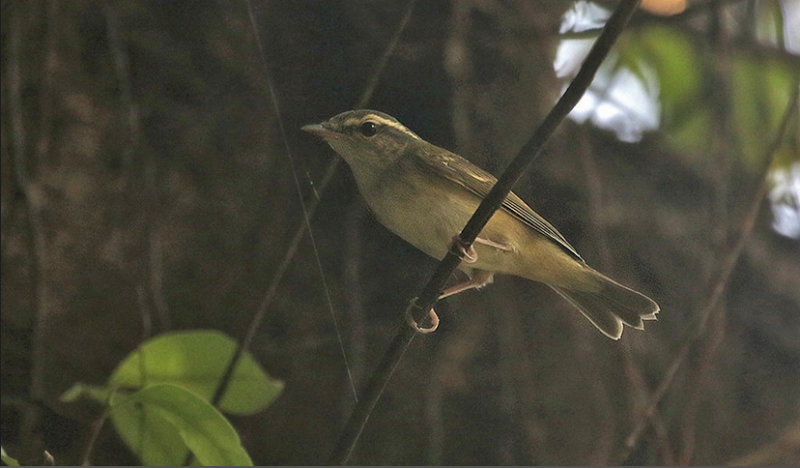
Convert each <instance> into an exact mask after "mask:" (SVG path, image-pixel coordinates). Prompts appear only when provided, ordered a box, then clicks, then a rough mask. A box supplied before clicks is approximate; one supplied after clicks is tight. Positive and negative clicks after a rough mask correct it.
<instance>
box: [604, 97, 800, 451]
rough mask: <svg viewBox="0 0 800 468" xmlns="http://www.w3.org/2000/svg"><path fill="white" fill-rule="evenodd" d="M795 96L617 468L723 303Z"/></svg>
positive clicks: (638, 438) (762, 194)
mask: <svg viewBox="0 0 800 468" xmlns="http://www.w3.org/2000/svg"><path fill="white" fill-rule="evenodd" d="M798 92H800V88H798V87H797V84H795V88H794V93H793V95H792V97H791V101H790V102H789V105H788V107H787V109H786V112H785V113H784V115H783V118H782V120H781V123H780V126H779V127H778V132H777V133H776V135H775V138H774V140H773V141H772V142H771V144H770V145H769V147H768V148H767V151H766V154H765V155H764V158H763V159H764V160H765V161H766V164H765V168H764V170H763V171H762V175H761V184H760V186H759V187H758V190H756V192H755V193H754V194H753V199H752V202H751V204H750V207H749V209H748V211H747V213H746V214H745V217H744V220H743V222H742V228H741V230H740V233H739V237H738V239H737V240H736V244H735V245H734V246H733V248H732V249H731V250H730V252H729V253H728V255H727V256H726V257H725V259H724V261H723V263H722V266H721V268H720V270H719V274H718V276H717V279H716V281H715V282H714V283H713V284H714V286H713V288H712V289H711V294H710V295H709V297H708V301H707V302H706V305H705V307H703V308H702V309H701V310H700V314H699V315H698V318H697V319H696V320H695V321H693V323H691V324H689V327H688V329H687V332H686V333H685V334H684V337H685V338H684V340H683V343H682V344H681V347H680V349H679V350H678V353H677V354H676V355H675V357H674V358H673V360H672V362H671V363H670V365H669V367H668V368H667V370H666V371H665V372H664V377H663V378H662V379H661V382H659V384H658V387H657V388H656V390H655V391H654V392H653V394H652V395H651V397H650V401H649V403H648V405H647V407H646V408H645V410H644V411H643V412H642V414H641V415H640V416H639V417H638V419H637V421H636V423H635V424H634V426H633V429H632V430H631V432H630V433H629V434H628V437H626V438H625V447H624V449H623V451H622V454H621V455H620V457H619V462H617V463H616V464H621V463H622V462H623V461H625V460H626V459H627V458H628V456H629V455H630V454H631V453H632V452H633V450H634V448H635V447H636V445H637V444H638V442H639V440H640V438H641V436H642V433H644V430H645V429H647V426H648V425H649V423H650V420H651V418H652V417H653V415H654V414H655V413H656V409H657V408H658V404H659V403H660V402H661V400H662V399H663V398H664V396H665V395H666V393H667V391H669V389H670V387H671V386H672V382H673V381H674V379H675V376H676V375H677V373H678V370H679V369H680V368H681V366H682V365H683V363H684V362H685V361H686V357H687V356H688V355H689V351H690V350H691V349H692V347H693V346H694V344H695V343H696V342H697V341H698V340H699V339H701V338H702V337H703V336H704V334H705V331H706V326H707V324H708V321H709V319H710V318H711V315H712V313H714V311H715V310H716V308H717V304H719V301H720V299H722V294H723V293H724V292H725V289H726V287H727V285H728V280H729V279H730V276H731V273H732V272H733V269H734V267H735V266H736V264H737V263H738V260H739V257H740V256H741V253H742V250H743V249H744V246H745V244H747V240H748V239H749V238H750V234H751V233H752V232H753V226H754V225H755V221H756V218H757V216H758V212H759V209H760V207H761V203H762V202H763V200H764V197H765V196H766V194H767V190H768V189H769V178H768V177H767V175H768V173H769V169H770V167H771V165H772V161H773V159H774V158H775V155H776V154H777V152H778V151H777V150H778V148H779V147H780V145H781V141H782V140H783V136H784V134H785V133H786V130H787V129H788V128H789V122H790V121H791V118H792V116H793V115H794V114H795V113H796V112H797V107H798Z"/></svg>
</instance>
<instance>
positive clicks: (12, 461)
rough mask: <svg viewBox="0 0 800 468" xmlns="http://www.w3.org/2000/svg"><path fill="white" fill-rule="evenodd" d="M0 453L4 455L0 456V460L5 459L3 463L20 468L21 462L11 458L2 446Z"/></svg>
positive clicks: (0, 446)
mask: <svg viewBox="0 0 800 468" xmlns="http://www.w3.org/2000/svg"><path fill="white" fill-rule="evenodd" d="M0 453H2V456H0V458H2V459H3V463H5V464H6V466H19V461H17V459H16V458H13V457H10V456H9V455H8V454H7V453H6V449H5V448H4V447H3V446H2V445H0Z"/></svg>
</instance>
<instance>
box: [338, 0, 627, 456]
mask: <svg viewBox="0 0 800 468" xmlns="http://www.w3.org/2000/svg"><path fill="white" fill-rule="evenodd" d="M638 4H639V1H638V0H626V1H623V2H621V3H620V5H619V7H617V9H616V11H614V13H613V14H612V15H611V17H610V18H609V20H608V22H607V23H606V26H605V28H604V29H603V32H602V33H601V34H600V36H599V37H598V38H597V41H596V42H595V43H594V46H593V47H592V50H591V51H590V52H589V55H588V56H587V57H586V60H585V61H584V63H583V65H582V66H581V69H580V71H579V72H578V74H577V76H575V79H573V80H572V83H571V84H570V85H569V87H568V88H567V90H566V91H565V92H564V94H563V95H562V96H561V98H560V99H559V100H558V102H557V103H556V105H555V107H553V109H552V110H551V111H550V113H549V114H548V115H547V117H546V118H545V120H544V122H542V124H541V125H540V126H539V127H538V128H537V129H536V131H535V132H534V134H533V136H532V137H531V138H530V139H529V140H528V142H527V143H525V145H524V146H523V147H522V149H521V150H520V151H519V153H518V154H517V156H516V157H515V158H514V160H513V161H511V164H510V165H509V166H508V168H507V169H506V170H505V172H504V173H503V175H502V176H501V177H500V179H499V180H498V182H497V183H496V184H495V185H494V187H493V188H492V190H491V191H490V192H489V195H487V196H486V198H485V199H484V200H483V202H481V205H480V206H479V207H478V209H477V211H475V214H473V215H472V218H470V220H469V222H468V223H467V225H466V226H465V227H464V229H463V230H462V231H461V235H460V237H461V240H462V241H463V242H464V243H465V244H466V246H465V247H467V248H469V246H470V245H472V243H473V242H474V241H475V238H476V237H477V236H478V234H479V233H480V231H481V230H482V229H483V227H484V226H485V225H486V223H487V222H488V221H489V218H491V216H492V214H493V213H494V212H495V211H496V210H497V209H498V208H499V207H500V205H501V204H502V202H503V200H504V199H505V198H506V196H507V195H508V193H509V192H510V191H511V188H512V187H513V185H514V184H515V183H516V182H517V181H518V180H519V178H520V177H521V176H522V173H523V172H524V171H525V169H526V168H527V167H528V166H530V164H531V163H532V162H533V161H534V160H535V159H536V157H537V155H538V154H539V151H540V150H541V148H542V146H543V145H544V143H545V142H546V141H547V139H548V138H549V137H550V135H552V133H553V131H554V130H555V128H556V127H557V126H558V124H559V123H560V122H561V121H562V120H564V118H565V117H566V116H567V114H568V113H569V112H570V111H571V110H572V108H573V107H575V104H577V103H578V100H580V98H581V96H583V93H584V92H585V91H586V89H587V88H588V87H589V84H591V82H592V79H593V78H594V75H595V73H596V72H597V69H598V68H599V67H600V64H601V63H602V62H603V60H604V59H605V57H606V56H607V55H608V52H609V50H610V49H611V46H612V45H613V44H614V42H615V41H616V40H617V38H618V37H619V35H620V34H621V33H622V30H623V29H624V27H625V25H626V24H627V22H628V20H629V19H630V17H631V16H632V15H633V12H634V11H635V10H636V7H637V6H638ZM460 262H461V258H460V253H459V251H458V249H457V248H455V247H453V248H451V249H450V250H449V251H448V253H447V254H446V255H445V257H444V258H443V259H442V261H441V262H440V263H439V266H438V268H437V269H436V271H435V273H434V274H433V276H432V277H431V279H430V280H429V281H428V284H427V285H426V286H425V289H423V291H422V294H420V296H419V299H418V300H417V301H416V303H417V304H419V307H416V311H415V312H414V318H415V319H416V321H417V323H421V321H422V320H423V318H424V317H427V315H428V311H429V310H430V309H431V307H433V304H434V302H436V299H437V297H438V296H439V292H440V291H441V290H442V289H443V287H444V285H445V282H446V281H447V279H448V278H449V277H450V275H451V274H452V273H453V271H455V269H456V267H457V266H458V264H459V263H460ZM415 335H416V332H415V331H414V330H413V329H411V328H410V327H408V326H405V325H403V326H402V328H401V330H400V331H399V332H398V334H397V336H395V338H394V340H392V342H391V344H390V345H389V349H388V350H387V351H386V354H385V355H384V357H383V359H382V360H381V363H380V364H379V365H378V368H377V369H376V370H375V372H374V373H373V375H372V377H371V378H370V381H369V383H368V384H367V388H366V389H365V391H364V392H363V394H362V397H361V401H359V403H358V405H356V407H355V409H354V410H353V414H352V415H351V416H350V419H349V420H348V421H347V424H346V426H345V428H344V432H343V433H342V435H341V437H340V439H339V442H338V444H337V446H336V448H335V449H334V451H333V453H332V454H331V456H330V458H329V460H328V462H329V463H330V464H334V465H342V464H345V463H347V461H348V460H349V459H350V455H351V454H352V452H353V449H354V448H355V446H356V443H357V442H358V438H359V436H360V435H361V432H362V431H363V429H364V426H365V425H366V423H367V420H368V419H369V416H370V414H371V413H372V410H373V408H375V405H376V404H377V402H378V400H379V399H380V397H381V394H382V393H383V390H384V388H386V384H387V383H388V382H389V379H390V378H391V376H392V374H393V373H394V370H395V369H396V368H397V365H398V364H399V363H400V360H401V359H402V357H403V354H404V353H405V351H406V349H408V346H409V345H410V344H411V341H412V340H413V339H414V336H415Z"/></svg>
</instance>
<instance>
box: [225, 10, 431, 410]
mask: <svg viewBox="0 0 800 468" xmlns="http://www.w3.org/2000/svg"><path fill="white" fill-rule="evenodd" d="M416 2H417V0H409V1H408V3H407V4H406V6H405V9H404V13H403V17H402V18H401V20H400V22H399V23H398V26H397V28H396V29H395V31H394V34H393V35H392V39H391V40H390V41H389V45H388V46H387V48H386V50H385V51H384V53H383V55H382V56H381V58H379V59H378V63H377V65H376V68H375V70H374V71H373V74H372V76H373V78H371V79H369V80H368V81H367V85H366V86H365V88H364V90H363V92H362V93H361V96H360V97H359V100H358V102H357V103H356V108H358V107H363V106H365V105H366V103H367V102H369V100H370V99H371V98H372V94H373V93H374V91H375V87H376V86H377V83H378V79H379V77H380V75H381V74H382V72H383V69H384V68H385V66H386V63H387V61H388V59H389V57H391V55H392V54H393V53H394V49H395V47H396V45H397V42H398V40H399V38H400V36H401V35H402V32H403V30H404V29H405V27H406V25H407V24H408V21H409V19H410V18H411V13H412V11H413V10H414V5H415V4H416ZM248 5H249V2H248ZM259 47H261V45H260V43H259ZM262 49H263V48H262ZM262 56H263V54H262ZM339 164H340V159H339V158H334V159H332V160H331V162H330V163H328V166H327V167H326V168H325V172H324V175H323V176H322V179H321V181H320V183H319V184H318V186H317V191H318V192H319V193H323V192H324V191H325V189H326V188H327V186H328V184H329V183H330V181H331V179H333V176H334V175H335V174H336V171H337V169H338V168H339ZM319 201H320V199H319V198H318V197H312V199H311V201H310V202H309V203H308V205H307V206H306V218H307V219H308V220H310V219H311V218H313V217H314V213H316V210H317V207H318V206H319ZM306 221H307V220H306V219H303V220H302V221H301V222H300V223H299V224H298V226H297V229H296V230H295V234H294V236H293V237H292V240H291V242H290V243H289V247H288V248H287V250H286V254H285V255H284V257H283V259H282V260H281V263H280V264H279V265H278V268H277V270H276V271H275V275H274V276H273V277H272V280H271V281H270V283H269V286H268V287H267V290H266V292H265V293H264V296H263V298H262V300H261V303H260V304H259V307H258V310H257V311H256V313H255V315H254V316H253V319H252V320H251V321H250V325H249V326H248V328H247V332H246V333H245V335H244V337H243V338H242V339H241V340H239V341H238V346H237V347H236V351H235V352H234V354H233V356H232V357H231V360H230V362H229V364H228V367H227V368H226V369H225V372H224V373H223V374H222V377H221V378H220V383H219V385H218V387H217V389H216V391H215V392H214V396H213V397H212V399H211V403H212V404H213V405H217V404H219V402H220V400H221V399H222V396H223V395H224V394H225V391H226V390H227V388H228V385H229V384H230V380H231V377H232V376H233V371H234V369H235V368H236V365H237V364H238V362H239V360H240V359H241V357H242V354H243V353H244V352H245V351H246V350H248V349H250V344H251V343H252V341H253V338H254V336H255V334H256V331H257V330H258V329H259V327H260V326H261V323H262V322H263V321H264V317H265V316H266V313H267V309H268V308H269V306H270V305H271V304H272V301H273V300H274V299H275V295H276V294H277V292H278V287H279V286H280V283H281V281H282V280H283V277H284V275H285V274H286V271H287V270H288V269H289V265H291V263H292V259H294V256H295V254H296V253H297V250H298V248H299V246H300V242H301V241H302V240H303V238H304V237H305V234H306V230H307V228H308V223H307V222H306Z"/></svg>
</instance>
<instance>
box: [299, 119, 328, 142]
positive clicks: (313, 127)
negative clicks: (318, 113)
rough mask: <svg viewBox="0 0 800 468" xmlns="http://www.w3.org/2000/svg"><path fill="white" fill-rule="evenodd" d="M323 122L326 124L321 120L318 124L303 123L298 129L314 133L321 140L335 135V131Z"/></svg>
mask: <svg viewBox="0 0 800 468" xmlns="http://www.w3.org/2000/svg"><path fill="white" fill-rule="evenodd" d="M325 124H326V122H322V123H318V124H309V125H303V126H302V127H301V128H300V130H303V131H304V132H308V133H311V134H314V135H316V136H318V137H320V138H322V139H323V140H327V139H328V138H331V137H333V136H334V135H336V132H335V131H334V130H331V129H330V128H329V127H328V126H326V125H325Z"/></svg>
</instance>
